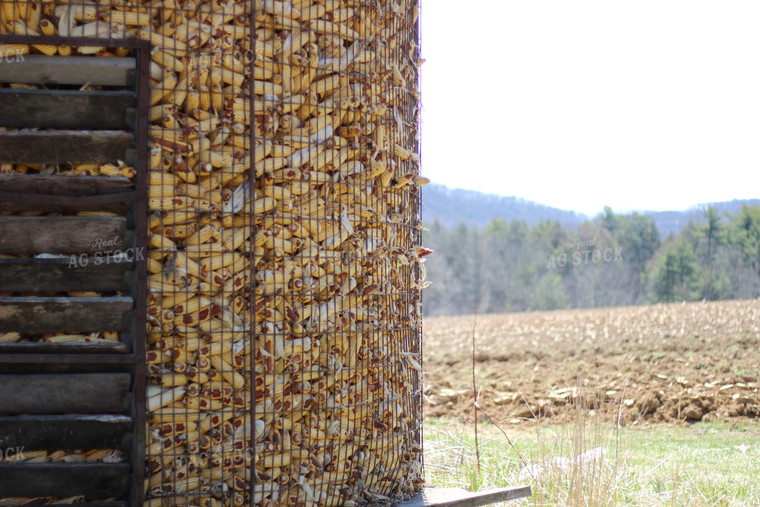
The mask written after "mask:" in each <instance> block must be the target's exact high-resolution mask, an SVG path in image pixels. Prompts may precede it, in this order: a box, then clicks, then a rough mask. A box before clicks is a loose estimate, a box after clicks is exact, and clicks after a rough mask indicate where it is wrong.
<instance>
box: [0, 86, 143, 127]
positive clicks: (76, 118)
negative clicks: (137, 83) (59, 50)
mask: <svg viewBox="0 0 760 507" xmlns="http://www.w3.org/2000/svg"><path fill="white" fill-rule="evenodd" d="M136 106H137V97H136V95H135V93H134V92H124V91H116V92H114V91H83V92H80V91H74V90H19V89H14V88H1V89H0V125H2V126H3V127H39V128H56V129H96V130H122V129H127V109H129V108H132V109H134V108H135V107H136Z"/></svg>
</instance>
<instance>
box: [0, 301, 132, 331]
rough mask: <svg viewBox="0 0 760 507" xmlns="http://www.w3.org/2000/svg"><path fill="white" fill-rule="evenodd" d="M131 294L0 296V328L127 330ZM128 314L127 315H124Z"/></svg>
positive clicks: (130, 311)
mask: <svg viewBox="0 0 760 507" xmlns="http://www.w3.org/2000/svg"><path fill="white" fill-rule="evenodd" d="M133 306H134V301H133V299H132V298H131V297H123V296H114V297H91V298H90V297H0V332H13V331H15V332H19V333H29V334H34V333H76V332H85V333H93V332H96V331H128V330H129V329H130V328H131V322H129V319H128V318H125V314H131V313H132V308H133ZM127 317H128V315H127Z"/></svg>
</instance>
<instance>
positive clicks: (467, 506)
mask: <svg viewBox="0 0 760 507" xmlns="http://www.w3.org/2000/svg"><path fill="white" fill-rule="evenodd" d="M530 494H531V493H530V486H519V487H516V488H514V487H512V488H500V489H492V490H490V491H476V492H471V491H465V490H463V489H461V488H425V489H424V490H423V491H422V492H421V493H418V494H417V495H416V496H414V497H412V498H411V499H409V500H407V501H405V502H401V503H399V504H397V507H432V506H436V507H476V506H479V505H490V504H493V503H497V502H506V501H509V500H516V499H518V498H526V497H529V496H530Z"/></svg>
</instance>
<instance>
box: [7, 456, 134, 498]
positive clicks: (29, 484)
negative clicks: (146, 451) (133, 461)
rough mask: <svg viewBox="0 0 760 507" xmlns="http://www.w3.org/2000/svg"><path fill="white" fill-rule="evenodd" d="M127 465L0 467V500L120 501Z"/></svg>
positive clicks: (128, 476) (125, 486)
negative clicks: (68, 498)
mask: <svg viewBox="0 0 760 507" xmlns="http://www.w3.org/2000/svg"><path fill="white" fill-rule="evenodd" d="M130 472H131V466H130V465H129V464H128V463H21V464H10V463H0V498H2V497H10V496H27V497H38V496H78V495H85V496H91V497H95V498H111V497H116V498H118V497H123V496H125V495H126V494H127V491H128V487H129V484H130V479H131V473H130Z"/></svg>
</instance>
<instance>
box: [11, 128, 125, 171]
mask: <svg viewBox="0 0 760 507" xmlns="http://www.w3.org/2000/svg"><path fill="white" fill-rule="evenodd" d="M133 146H134V139H133V137H132V134H130V133H128V132H122V131H118V130H98V131H93V130H41V131H35V132H28V131H22V130H12V131H8V132H0V162H3V163H28V164H56V163H66V162H74V163H84V162H93V163H105V162H111V163H116V162H117V161H118V160H124V159H125V157H126V154H127V150H128V149H130V148H132V147H133Z"/></svg>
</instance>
